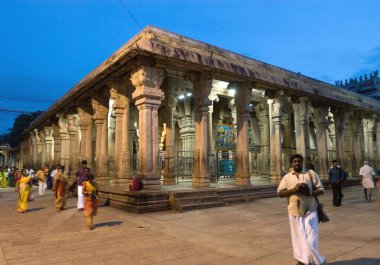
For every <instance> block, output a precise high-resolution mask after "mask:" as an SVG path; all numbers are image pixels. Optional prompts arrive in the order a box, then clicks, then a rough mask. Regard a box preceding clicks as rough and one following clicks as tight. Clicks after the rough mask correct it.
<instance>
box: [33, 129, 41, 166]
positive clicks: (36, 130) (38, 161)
mask: <svg viewBox="0 0 380 265" xmlns="http://www.w3.org/2000/svg"><path fill="white" fill-rule="evenodd" d="M34 133H35V135H36V147H37V159H36V161H37V164H36V167H40V166H41V165H42V142H41V137H40V133H39V130H38V129H34Z"/></svg>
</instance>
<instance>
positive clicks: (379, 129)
mask: <svg viewBox="0 0 380 265" xmlns="http://www.w3.org/2000/svg"><path fill="white" fill-rule="evenodd" d="M375 164H376V169H379V168H380V117H378V118H377V122H376V158H375ZM378 196H379V195H378Z"/></svg>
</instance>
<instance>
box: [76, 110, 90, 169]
mask: <svg viewBox="0 0 380 265" xmlns="http://www.w3.org/2000/svg"><path fill="white" fill-rule="evenodd" d="M77 111H78V115H79V119H80V120H79V122H78V127H79V130H80V132H81V140H80V159H81V160H86V161H87V166H88V167H89V168H92V160H93V155H92V109H91V107H90V106H89V105H80V106H78V109H77ZM92 170H93V169H92Z"/></svg>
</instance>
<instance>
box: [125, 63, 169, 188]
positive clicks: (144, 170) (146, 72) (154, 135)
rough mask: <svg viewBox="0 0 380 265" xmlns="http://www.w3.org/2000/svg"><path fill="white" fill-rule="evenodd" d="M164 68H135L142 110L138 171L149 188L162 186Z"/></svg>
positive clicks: (135, 97) (135, 96) (136, 93)
mask: <svg viewBox="0 0 380 265" xmlns="http://www.w3.org/2000/svg"><path fill="white" fill-rule="evenodd" d="M163 74H164V73H163V70H161V69H157V68H154V67H151V66H146V65H143V66H140V67H138V68H137V69H135V70H134V71H133V72H132V75H131V81H132V84H133V85H134V86H135V88H136V89H135V91H134V92H133V94H132V98H133V100H135V104H136V106H137V109H138V110H139V153H138V159H139V164H138V171H137V173H138V175H139V176H140V177H141V178H142V181H143V186H144V189H145V190H157V189H161V183H160V175H161V172H159V170H158V169H159V167H158V152H159V134H158V112H157V111H158V108H159V106H160V105H161V101H162V100H163V98H164V93H163V92H162V90H161V89H160V86H161V83H162V80H163Z"/></svg>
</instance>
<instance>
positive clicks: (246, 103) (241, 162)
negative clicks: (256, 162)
mask: <svg viewBox="0 0 380 265" xmlns="http://www.w3.org/2000/svg"><path fill="white" fill-rule="evenodd" d="M230 85H231V84H230ZM235 100H236V122H237V139H236V180H235V184H236V185H238V186H249V185H251V172H250V166H249V142H248V139H249V137H248V126H249V118H250V112H252V107H251V106H250V103H251V100H252V84H251V82H245V83H243V84H239V85H238V86H237V90H236V95H235Z"/></svg>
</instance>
